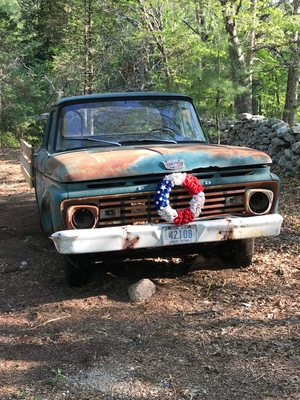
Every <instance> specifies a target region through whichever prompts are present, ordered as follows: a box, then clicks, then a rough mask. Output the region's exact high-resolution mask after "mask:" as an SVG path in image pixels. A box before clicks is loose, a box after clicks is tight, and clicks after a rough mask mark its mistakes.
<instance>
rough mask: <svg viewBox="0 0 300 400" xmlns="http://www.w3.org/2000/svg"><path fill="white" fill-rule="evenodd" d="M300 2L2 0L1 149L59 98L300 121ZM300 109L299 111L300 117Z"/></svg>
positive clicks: (30, 133)
mask: <svg viewBox="0 0 300 400" xmlns="http://www.w3.org/2000/svg"><path fill="white" fill-rule="evenodd" d="M299 30H300V0H284V1H275V0H205V1H204V0H185V1H180V0H148V1H146V0H0V145H2V146H5V145H8V146H14V145H18V140H19V138H20V137H25V138H26V139H27V140H29V141H31V142H32V143H34V142H35V141H37V140H38V139H39V138H38V137H39V135H41V130H39V128H38V125H37V122H36V120H37V117H38V116H39V115H40V114H42V113H45V112H46V111H47V110H48V108H49V106H50V105H51V104H52V103H53V102H55V101H56V100H57V99H58V98H60V97H63V96H71V95H78V94H88V93H94V92H115V91H152V90H155V91H170V92H181V93H185V94H189V95H191V96H192V97H193V98H194V101H195V103H196V106H197V109H198V111H199V113H200V115H201V116H202V117H203V118H206V119H214V121H215V123H216V126H217V127H218V124H219V121H220V119H222V118H224V117H232V116H234V115H237V114H239V113H241V112H249V113H252V114H262V115H265V116H272V117H279V118H282V119H284V120H285V121H286V122H288V123H289V124H291V125H293V124H294V123H295V122H296V121H297V118H298V120H299V117H300V113H299V108H298V100H297V92H298V84H299V76H300V35H299ZM297 110H298V113H297Z"/></svg>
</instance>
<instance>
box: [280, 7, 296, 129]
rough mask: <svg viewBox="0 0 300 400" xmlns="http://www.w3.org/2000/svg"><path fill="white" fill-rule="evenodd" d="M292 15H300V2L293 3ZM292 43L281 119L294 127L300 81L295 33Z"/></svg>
mask: <svg viewBox="0 0 300 400" xmlns="http://www.w3.org/2000/svg"><path fill="white" fill-rule="evenodd" d="M293 8H294V15H300V0H294V1H293ZM293 42H294V43H296V44H295V47H294V48H293V47H291V54H292V62H291V65H290V66H289V71H288V79H287V85H286V95H285V104H284V110H283V117H282V119H283V120H284V121H285V122H288V123H289V124H290V125H294V123H295V117H296V111H297V105H298V86H299V79H300V36H299V32H298V31H297V32H295V34H294V37H293Z"/></svg>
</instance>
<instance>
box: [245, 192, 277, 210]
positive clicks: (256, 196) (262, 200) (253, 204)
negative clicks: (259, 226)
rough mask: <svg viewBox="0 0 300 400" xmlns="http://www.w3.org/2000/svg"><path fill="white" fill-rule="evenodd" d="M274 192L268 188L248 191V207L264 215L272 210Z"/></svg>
mask: <svg viewBox="0 0 300 400" xmlns="http://www.w3.org/2000/svg"><path fill="white" fill-rule="evenodd" d="M273 197H274V194H273V192H272V191H271V190H267V189H257V190H256V189H251V190H249V192H248V208H249V211H250V212H251V213H252V214H255V215H263V214H266V213H267V212H269V211H270V208H271V206H272V201H273Z"/></svg>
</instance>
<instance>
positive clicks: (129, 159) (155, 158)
mask: <svg viewBox="0 0 300 400" xmlns="http://www.w3.org/2000/svg"><path fill="white" fill-rule="evenodd" d="M156 150H159V152H157V151H156ZM170 159H182V160H183V161H184V165H185V167H184V170H193V169H196V168H209V167H217V168H226V167H233V166H240V165H243V166H246V165H259V164H271V159H270V157H269V156H268V155H266V154H265V153H263V152H261V151H258V150H254V149H247V148H240V147H233V146H217V145H207V144H195V143H194V144H177V145H167V146H163V147H162V146H161V145H160V146H159V147H157V148H156V147H155V146H151V147H150V146H148V147H145V146H130V147H127V148H124V147H122V148H117V149H116V148H113V149H110V151H107V148H105V149H103V148H96V149H95V148H92V149H84V150H80V151H72V152H67V153H61V154H59V153H58V154H55V155H53V156H52V157H50V158H49V159H48V160H47V163H46V165H45V173H46V175H48V176H49V177H51V178H52V179H54V180H56V181H58V182H65V183H68V182H79V181H91V180H96V179H106V178H114V177H128V176H141V175H143V174H159V173H160V174H161V173H164V172H166V173H167V172H168V171H167V170H166V169H165V167H164V165H163V163H164V162H166V161H168V160H170Z"/></svg>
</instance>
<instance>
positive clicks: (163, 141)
mask: <svg viewBox="0 0 300 400" xmlns="http://www.w3.org/2000/svg"><path fill="white" fill-rule="evenodd" d="M137 142H138V143H142V142H154V143H155V142H156V143H175V144H176V143H177V142H176V140H171V139H132V140H123V141H122V142H121V143H122V144H123V143H137Z"/></svg>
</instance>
